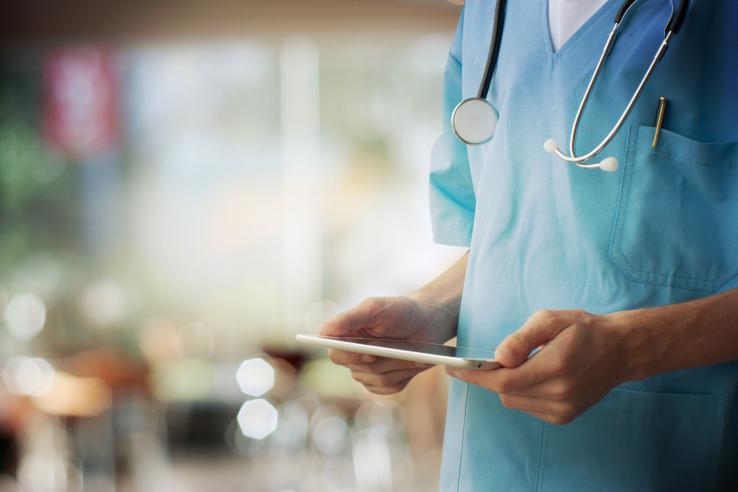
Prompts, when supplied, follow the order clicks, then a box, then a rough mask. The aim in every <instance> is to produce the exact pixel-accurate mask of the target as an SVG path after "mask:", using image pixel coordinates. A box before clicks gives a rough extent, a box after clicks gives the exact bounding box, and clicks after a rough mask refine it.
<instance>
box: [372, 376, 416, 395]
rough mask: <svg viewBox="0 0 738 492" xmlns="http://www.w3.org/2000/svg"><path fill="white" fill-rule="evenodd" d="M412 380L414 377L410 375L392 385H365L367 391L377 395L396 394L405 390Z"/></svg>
mask: <svg viewBox="0 0 738 492" xmlns="http://www.w3.org/2000/svg"><path fill="white" fill-rule="evenodd" d="M411 380H412V377H409V378H407V379H405V380H403V381H400V382H398V383H397V384H395V385H392V386H371V385H366V384H365V385H364V387H365V388H366V389H367V391H369V392H371V393H374V394H375V395H394V394H395V393H399V392H400V391H402V390H404V389H405V387H406V386H407V385H408V383H410V381H411Z"/></svg>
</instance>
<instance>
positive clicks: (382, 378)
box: [351, 369, 420, 387]
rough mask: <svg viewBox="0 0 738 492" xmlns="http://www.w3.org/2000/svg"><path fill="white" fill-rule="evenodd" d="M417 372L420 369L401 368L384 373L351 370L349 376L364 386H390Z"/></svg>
mask: <svg viewBox="0 0 738 492" xmlns="http://www.w3.org/2000/svg"><path fill="white" fill-rule="evenodd" d="M419 372H420V369H401V370H398V371H391V372H388V373H385V374H372V373H370V372H361V371H351V376H352V377H353V378H354V379H355V380H357V381H358V382H360V383H361V384H363V385H365V386H376V387H392V386H395V385H396V384H398V383H399V382H401V381H404V380H407V379H410V378H412V377H414V376H415V375H417V374H418V373H419Z"/></svg>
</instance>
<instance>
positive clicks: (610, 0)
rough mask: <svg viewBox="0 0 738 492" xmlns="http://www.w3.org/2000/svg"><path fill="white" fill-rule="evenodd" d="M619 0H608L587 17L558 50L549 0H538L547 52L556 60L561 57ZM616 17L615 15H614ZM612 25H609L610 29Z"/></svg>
mask: <svg viewBox="0 0 738 492" xmlns="http://www.w3.org/2000/svg"><path fill="white" fill-rule="evenodd" d="M619 3H620V2H618V0H607V1H606V2H605V3H604V4H602V5H601V6H600V8H598V9H597V11H596V12H595V13H594V14H592V15H591V16H590V17H589V19H587V20H586V21H585V22H584V24H582V25H581V26H579V29H577V30H576V31H575V32H574V33H573V34H572V35H571V36H569V39H567V40H566V41H565V42H564V44H562V45H561V47H559V49H558V50H555V49H554V46H553V41H552V40H551V27H550V25H549V23H548V16H549V12H548V4H549V0H538V4H539V5H540V6H541V8H540V12H541V15H540V18H541V21H542V28H541V29H540V31H541V32H542V33H543V44H544V47H545V50H546V53H547V54H548V55H549V56H551V57H553V58H554V60H556V59H558V58H560V57H561V56H563V55H564V54H565V53H566V52H567V51H568V50H569V49H570V48H571V46H574V45H576V44H577V42H578V41H579V38H581V37H583V36H584V35H585V34H586V33H587V32H588V31H590V30H591V29H592V28H593V27H594V26H595V24H597V23H598V22H599V20H600V18H601V17H603V16H606V15H607V14H608V13H609V12H610V11H611V10H613V7H614V6H615V5H616V4H619ZM613 19H614V16H613ZM610 27H612V26H609V25H608V29H609V28H610Z"/></svg>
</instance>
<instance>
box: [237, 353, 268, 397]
mask: <svg viewBox="0 0 738 492" xmlns="http://www.w3.org/2000/svg"><path fill="white" fill-rule="evenodd" d="M236 381H238V387H239V388H241V391H242V392H243V393H244V394H246V395H249V396H261V395H263V394H264V393H266V392H267V391H269V390H270V389H272V387H274V368H272V366H270V365H269V363H268V362H266V361H265V360H264V359H260V358H258V357H257V358H255V359H249V360H245V361H243V362H242V363H241V365H240V366H239V367H238V371H236Z"/></svg>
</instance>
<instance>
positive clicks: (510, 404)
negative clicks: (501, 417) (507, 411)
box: [500, 394, 513, 408]
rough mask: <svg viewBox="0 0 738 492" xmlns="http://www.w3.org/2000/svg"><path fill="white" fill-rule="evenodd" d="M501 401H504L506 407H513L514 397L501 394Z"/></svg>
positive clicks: (503, 404)
mask: <svg viewBox="0 0 738 492" xmlns="http://www.w3.org/2000/svg"><path fill="white" fill-rule="evenodd" d="M500 403H502V406H503V407H505V408H512V407H513V402H512V399H511V398H510V397H509V396H508V395H505V394H500Z"/></svg>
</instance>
